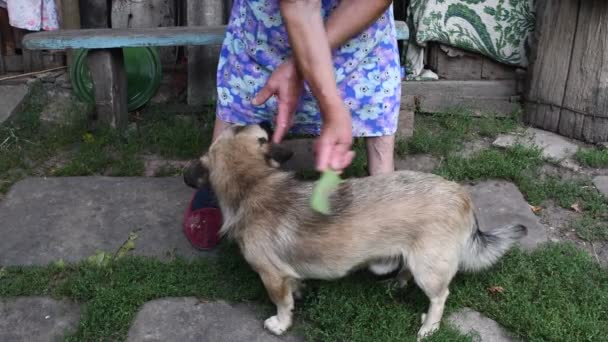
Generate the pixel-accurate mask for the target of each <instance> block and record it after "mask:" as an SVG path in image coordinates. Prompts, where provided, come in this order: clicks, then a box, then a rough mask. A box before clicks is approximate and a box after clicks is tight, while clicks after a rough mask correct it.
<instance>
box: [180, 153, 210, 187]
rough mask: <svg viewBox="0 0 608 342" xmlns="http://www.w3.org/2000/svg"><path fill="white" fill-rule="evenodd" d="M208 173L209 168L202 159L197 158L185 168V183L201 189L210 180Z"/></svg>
mask: <svg viewBox="0 0 608 342" xmlns="http://www.w3.org/2000/svg"><path fill="white" fill-rule="evenodd" d="M208 175H209V173H208V171H207V169H206V168H205V167H204V166H203V165H202V164H201V162H200V160H195V161H193V162H192V163H190V165H189V166H188V167H187V168H186V170H184V183H186V185H188V186H189V187H191V188H194V189H199V188H200V187H202V186H203V185H204V184H205V183H207V182H208Z"/></svg>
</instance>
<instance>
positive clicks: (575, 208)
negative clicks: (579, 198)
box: [570, 202, 583, 213]
mask: <svg viewBox="0 0 608 342" xmlns="http://www.w3.org/2000/svg"><path fill="white" fill-rule="evenodd" d="M570 208H572V210H574V211H575V212H577V213H582V212H583V210H582V209H581V205H580V204H579V203H578V202H575V203H574V204H572V205H571V206H570Z"/></svg>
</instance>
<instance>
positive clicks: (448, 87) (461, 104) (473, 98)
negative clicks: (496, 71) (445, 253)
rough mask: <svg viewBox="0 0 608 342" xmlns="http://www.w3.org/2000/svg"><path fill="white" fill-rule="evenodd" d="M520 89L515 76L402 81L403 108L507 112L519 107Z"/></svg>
mask: <svg viewBox="0 0 608 342" xmlns="http://www.w3.org/2000/svg"><path fill="white" fill-rule="evenodd" d="M517 89H518V82H517V81H516V80H495V81H475V80H471V81H451V80H450V81H449V80H441V81H411V82H403V83H402V88H401V94H402V96H401V108H402V109H403V110H420V111H423V112H441V111H445V110H449V109H452V108H466V109H468V110H472V111H473V112H474V113H476V114H478V115H496V116H504V115H510V114H512V113H513V112H515V111H517V110H519V109H520V104H519V93H518V91H517Z"/></svg>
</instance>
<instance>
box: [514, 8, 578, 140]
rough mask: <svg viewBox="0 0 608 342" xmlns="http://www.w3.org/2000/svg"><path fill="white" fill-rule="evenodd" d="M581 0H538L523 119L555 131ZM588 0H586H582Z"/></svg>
mask: <svg viewBox="0 0 608 342" xmlns="http://www.w3.org/2000/svg"><path fill="white" fill-rule="evenodd" d="M579 1H580V0H538V1H537V9H536V13H537V21H536V30H535V33H534V36H533V40H534V41H536V43H535V44H532V47H533V49H532V53H531V58H530V68H529V77H528V81H527V84H526V91H525V98H526V105H525V116H524V121H525V122H526V123H528V124H530V125H532V126H535V127H540V128H543V129H546V130H549V131H553V132H556V131H557V130H558V127H559V120H560V109H559V108H558V107H555V106H550V105H544V104H539V103H537V102H538V101H541V102H545V103H550V104H555V105H558V106H559V105H561V104H562V100H563V98H564V92H565V90H566V80H567V77H568V70H569V68H570V64H571V62H570V54H571V51H572V46H573V43H574V33H575V31H576V23H577V15H576V14H574V13H577V12H578V3H579ZM584 1H587V0H584Z"/></svg>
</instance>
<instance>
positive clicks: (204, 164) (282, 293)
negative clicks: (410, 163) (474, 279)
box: [185, 125, 526, 339]
mask: <svg viewBox="0 0 608 342" xmlns="http://www.w3.org/2000/svg"><path fill="white" fill-rule="evenodd" d="M268 139H269V134H268V132H267V131H265V130H264V129H262V128H261V127H260V126H259V125H251V126H240V127H239V126H235V127H232V128H229V129H227V130H226V131H224V132H223V133H222V134H221V135H220V137H219V138H218V139H217V140H216V141H215V142H214V143H213V144H212V146H211V147H210V149H209V151H208V152H207V153H206V154H204V155H203V156H202V157H201V158H200V160H198V161H196V162H195V163H194V165H192V167H191V168H190V169H189V170H188V171H187V172H186V174H185V182H186V183H187V184H188V185H190V186H192V187H195V188H198V187H201V186H203V185H205V184H207V183H208V182H209V183H210V185H211V187H212V188H213V189H214V191H215V193H216V195H217V197H218V201H219V204H220V207H221V210H222V214H223V217H224V224H223V226H222V228H221V230H220V234H222V235H223V236H227V237H228V238H230V239H233V240H234V241H236V242H237V244H238V245H239V248H240V250H241V253H242V254H243V256H244V258H245V259H246V261H247V262H248V263H249V264H250V265H251V267H252V268H253V269H254V270H255V271H256V272H257V273H258V274H259V276H260V278H261V280H262V282H263V283H264V286H265V287H266V289H267V291H268V294H269V297H270V299H271V300H272V301H273V303H274V304H275V305H276V306H277V314H276V315H275V316H272V317H270V318H268V319H267V320H266V321H265V322H264V326H265V327H266V328H267V329H268V330H270V331H271V332H273V333H274V334H277V335H280V334H282V333H283V332H285V331H286V330H287V329H288V328H289V327H290V326H291V324H292V311H293V309H294V299H293V293H297V292H298V290H299V287H300V284H301V281H303V280H305V279H336V278H340V277H343V276H345V275H347V274H348V273H350V272H352V271H353V270H357V269H360V268H362V267H367V268H369V269H370V270H371V271H372V272H374V273H376V274H386V273H390V272H394V271H396V272H397V279H398V280H399V282H400V284H401V285H405V284H406V283H407V281H408V280H409V279H410V278H413V279H414V281H415V282H416V284H417V285H418V286H419V287H420V288H421V289H422V290H423V291H424V293H425V294H426V295H427V296H428V298H429V299H430V306H429V309H428V311H427V313H426V314H423V315H422V322H423V323H422V327H421V328H420V330H419V332H418V338H419V339H420V338H422V337H424V336H426V335H428V334H430V333H432V332H433V331H435V330H436V329H437V328H438V327H439V323H440V320H441V318H442V315H443V310H444V305H445V301H446V299H447V297H448V294H449V290H448V287H449V284H450V282H451V280H452V278H453V277H454V275H455V274H456V272H457V271H459V270H460V271H479V270H482V269H485V268H487V267H490V266H491V265H493V264H494V263H495V262H496V261H497V260H498V259H499V258H500V257H501V256H502V255H503V254H504V253H505V252H506V251H507V250H508V249H509V248H510V247H511V246H512V245H513V244H514V243H515V242H516V241H517V240H518V239H519V238H521V237H523V236H524V235H526V228H525V227H524V226H521V225H514V226H507V227H500V228H497V229H494V230H493V231H491V232H482V231H480V230H479V228H478V225H477V222H476V218H475V215H474V213H473V208H472V202H471V199H470V197H469V195H468V193H467V192H466V191H465V189H464V188H463V187H461V186H460V185H459V184H457V183H454V182H450V181H447V180H445V179H443V178H441V177H439V176H436V175H433V174H426V173H419V172H412V171H398V172H394V173H392V174H388V175H382V176H370V177H365V178H359V179H348V180H345V181H344V182H343V183H342V184H341V185H340V186H339V188H338V189H337V191H336V192H335V193H334V194H333V195H332V196H331V198H330V203H331V208H332V214H331V215H328V216H325V215H322V214H319V213H316V212H314V211H313V210H312V209H311V208H310V198H311V193H312V188H313V183H311V182H303V181H298V180H296V179H295V178H294V176H293V175H292V173H290V172H286V171H283V170H281V169H280V168H279V164H280V163H282V162H285V161H286V160H287V159H289V157H291V154H290V153H289V151H285V149H283V148H281V146H280V145H276V144H270V143H269V142H268Z"/></svg>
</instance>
